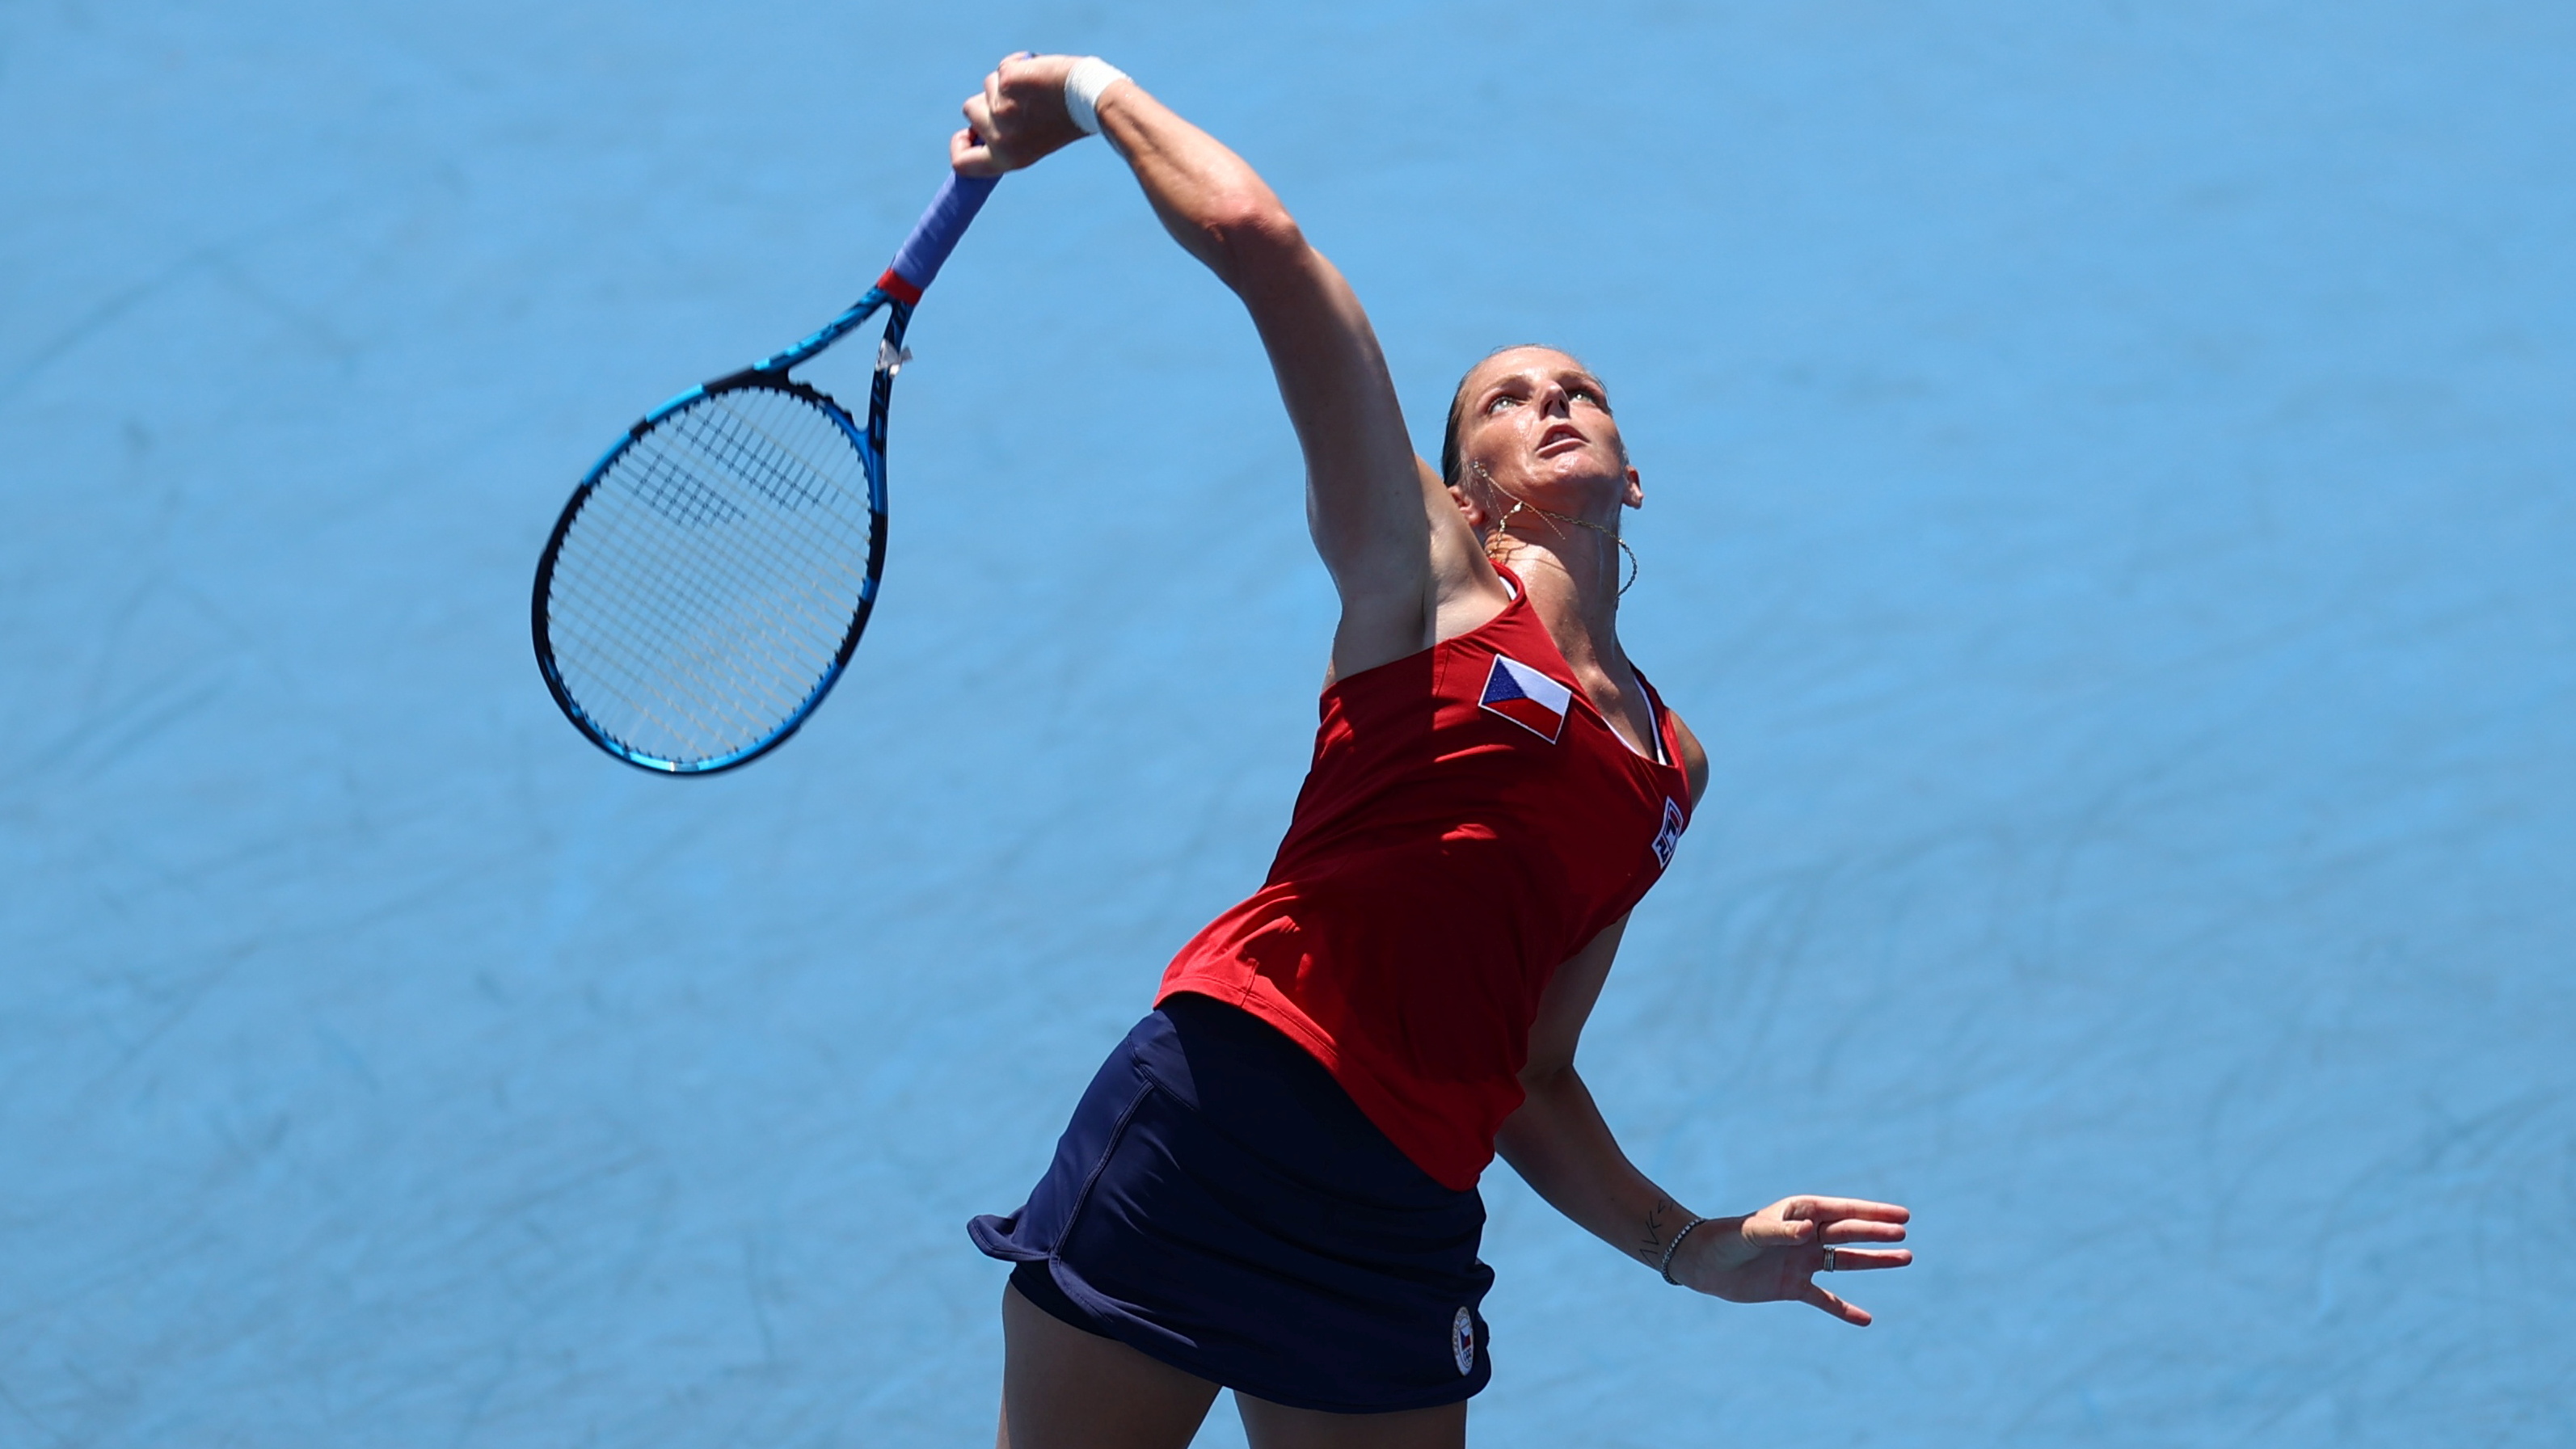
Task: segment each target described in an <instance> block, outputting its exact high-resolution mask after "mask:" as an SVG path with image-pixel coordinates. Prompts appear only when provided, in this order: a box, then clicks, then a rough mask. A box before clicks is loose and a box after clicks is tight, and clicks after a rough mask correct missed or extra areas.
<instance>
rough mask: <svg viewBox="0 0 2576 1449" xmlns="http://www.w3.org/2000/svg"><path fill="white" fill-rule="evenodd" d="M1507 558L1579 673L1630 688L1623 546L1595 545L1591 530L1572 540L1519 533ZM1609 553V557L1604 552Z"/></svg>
mask: <svg viewBox="0 0 2576 1449" xmlns="http://www.w3.org/2000/svg"><path fill="white" fill-rule="evenodd" d="M1513 543H1514V545H1515V546H1514V547H1513V548H1511V549H1510V550H1509V551H1508V552H1506V553H1505V554H1504V555H1503V562H1504V563H1505V564H1507V565H1509V566H1510V567H1511V570H1512V572H1513V573H1515V574H1518V575H1519V576H1520V579H1521V586H1522V587H1524V588H1526V589H1528V590H1529V597H1530V607H1531V608H1532V609H1534V610H1536V611H1537V613H1538V616H1539V619H1540V622H1542V623H1544V624H1545V625H1546V626H1547V632H1548V635H1549V637H1551V638H1553V639H1554V640H1555V641H1556V647H1557V652H1559V653H1561V654H1563V655H1564V656H1565V662H1566V663H1567V664H1569V665H1571V666H1573V668H1574V670H1575V672H1576V673H1577V674H1578V675H1583V676H1600V677H1606V678H1607V679H1608V680H1609V681H1610V682H1611V685H1612V687H1613V688H1614V689H1620V690H1624V689H1625V688H1626V687H1627V676H1628V656H1627V654H1626V653H1625V652H1624V651H1623V650H1621V649H1620V647H1619V574H1618V563H1619V559H1620V555H1619V551H1618V549H1617V548H1616V547H1605V548H1596V547H1594V546H1593V544H1594V543H1595V540H1594V538H1593V536H1592V535H1591V534H1590V532H1588V531H1585V532H1581V533H1577V534H1576V535H1575V536H1574V537H1573V538H1572V539H1571V540H1570V541H1569V540H1556V539H1549V540H1533V539H1525V538H1515V539H1514V540H1513ZM1605 554H1606V555H1608V557H1606V558H1604V557H1603V555H1605Z"/></svg>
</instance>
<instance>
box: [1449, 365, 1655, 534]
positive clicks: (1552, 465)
mask: <svg viewBox="0 0 2576 1449" xmlns="http://www.w3.org/2000/svg"><path fill="white" fill-rule="evenodd" d="M1461 395H1462V396H1463V398H1464V400H1465V401H1464V407H1463V409H1462V411H1461V415H1460V418H1459V445H1460V448H1459V450H1460V453H1461V455H1462V456H1463V457H1464V458H1465V459H1466V460H1467V461H1468V462H1470V463H1472V464H1475V465H1478V466H1479V467H1481V468H1482V470H1483V474H1484V476H1485V477H1486V478H1489V479H1490V480H1491V481H1492V482H1493V483H1495V484H1496V485H1498V486H1500V487H1502V488H1503V489H1505V490H1507V491H1508V492H1510V493H1512V494H1513V495H1514V496H1516V497H1521V498H1525V499H1527V500H1528V501H1529V502H1531V503H1533V504H1536V505H1537V506H1539V507H1542V508H1548V509H1552V510H1554V511H1556V512H1559V513H1569V514H1572V515H1574V516H1575V517H1578V518H1596V515H1597V518H1596V521H1600V522H1605V523H1606V522H1608V521H1609V520H1610V519H1611V518H1614V517H1615V516H1616V515H1617V514H1618V511H1619V508H1620V506H1621V505H1623V504H1624V505H1626V506H1628V507H1631V508H1634V507H1636V506H1637V505H1638V504H1639V503H1640V502H1642V501H1644V500H1643V495H1641V494H1640V493H1639V492H1638V487H1637V470H1636V469H1634V468H1631V467H1629V466H1628V449H1627V445H1626V443H1625V442H1623V441H1622V440H1621V438H1620V436H1619V423H1618V420H1617V419H1616V418H1614V417H1612V416H1611V413H1610V394H1609V392H1608V390H1607V389H1605V388H1603V387H1602V385H1601V380H1600V379H1599V378H1597V377H1594V376H1593V375H1592V374H1591V373H1590V372H1588V371H1586V370H1585V369H1584V366H1583V364H1582V363H1580V362H1577V361H1575V360H1574V359H1573V358H1571V357H1569V356H1567V355H1566V354H1564V353H1562V352H1558V351H1556V350H1555V349H1553V348H1547V347H1515V348H1513V349H1511V350H1510V351H1508V352H1498V353H1496V354H1494V355H1493V356H1492V357H1489V358H1487V359H1486V360H1485V361H1484V362H1482V363H1480V364H1478V365H1477V367H1476V370H1475V371H1474V372H1471V373H1469V374H1468V377H1467V382H1466V385H1465V386H1464V387H1463V388H1462V389H1461Z"/></svg>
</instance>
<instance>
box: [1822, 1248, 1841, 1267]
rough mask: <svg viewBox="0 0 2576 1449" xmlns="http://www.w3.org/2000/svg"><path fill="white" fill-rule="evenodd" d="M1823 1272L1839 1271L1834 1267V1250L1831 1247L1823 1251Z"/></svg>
mask: <svg viewBox="0 0 2576 1449" xmlns="http://www.w3.org/2000/svg"><path fill="white" fill-rule="evenodd" d="M1825 1271H1826V1272H1828V1273H1833V1272H1838V1271H1840V1270H1839V1269H1837V1268H1835V1267H1834V1250H1833V1249H1832V1248H1831V1247H1827V1248H1826V1249H1825Z"/></svg>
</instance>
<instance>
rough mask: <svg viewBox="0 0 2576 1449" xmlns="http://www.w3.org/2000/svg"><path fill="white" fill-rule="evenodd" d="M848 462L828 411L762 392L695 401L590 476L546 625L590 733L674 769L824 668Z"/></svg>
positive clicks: (841, 551)
mask: <svg viewBox="0 0 2576 1449" xmlns="http://www.w3.org/2000/svg"><path fill="white" fill-rule="evenodd" d="M868 499H869V490H868V479H867V473H866V466H865V463H864V461H863V459H862V458H861V456H860V454H859V451H858V449H857V446H856V445H855V444H854V443H853V441H852V440H851V438H850V436H849V434H848V432H846V431H845V430H844V427H843V425H842V423H841V421H840V420H839V419H837V418H836V417H835V416H834V415H833V414H831V413H829V412H827V411H825V410H824V408H823V407H822V406H820V405H818V404H816V403H815V402H813V401H811V400H809V399H807V398H805V397H802V396H799V395H797V394H794V393H790V392H785V391H782V390H779V389H774V388H769V387H765V386H753V387H747V388H737V389H731V390H728V391H725V392H721V393H716V394H713V395H710V396H708V397H705V398H701V399H699V400H697V401H695V402H693V403H691V404H689V405H688V406H687V407H684V408H682V409H680V410H679V411H678V412H675V413H673V414H671V415H670V416H668V417H665V418H663V419H662V420H661V421H660V422H658V423H656V424H655V425H654V426H653V427H651V428H649V429H647V430H646V431H645V432H644V434H643V435H642V436H640V437H638V438H637V439H636V440H635V441H634V442H633V443H632V444H631V445H629V446H628V447H627V448H626V449H625V451H624V452H622V453H621V454H620V455H619V456H618V457H617V458H616V460H615V461H614V462H613V463H612V464H611V465H610V466H609V468H608V469H607V470H606V472H605V473H604V474H603V475H602V477H601V478H600V480H599V483H598V485H597V486H596V487H595V488H594V489H592V490H591V493H590V495H589V497H588V498H587V499H586V500H585V502H584V505H583V507H582V508H581V510H580V512H579V513H578V514H577V515H576V516H575V518H574V520H573V523H572V525H571V527H570V529H569V530H568V531H567V533H566V535H565V538H564V540H563V544H562V546H561V548H560V550H559V551H558V556H557V559H556V563H555V569H554V574H553V577H552V580H551V583H550V587H549V591H548V595H547V602H546V608H547V623H548V633H549V636H550V642H551V644H552V646H553V650H554V655H555V660H556V665H557V670H558V674H559V676H560V677H561V678H562V680H563V682H564V685H565V689H566V692H567V693H568V694H569V695H570V696H571V697H572V699H573V700H574V702H575V703H576V705H578V706H579V708H580V709H581V711H582V713H583V714H584V715H585V716H586V717H588V719H589V720H590V721H591V723H592V724H593V725H594V727H596V728H598V729H599V730H600V731H601V732H602V733H603V734H605V735H608V736H609V737H611V738H612V739H614V740H616V741H617V742H618V743H620V744H621V745H624V746H625V747H627V748H629V749H632V750H635V751H637V752H638V753H641V754H644V755H648V756H651V757H654V758H656V759H662V760H667V761H672V762H675V763H680V764H684V765H685V764H690V763H696V762H703V761H706V760H711V759H715V758H718V757H720V756H723V755H727V754H731V753H734V752H737V751H739V750H742V749H745V748H748V747H750V746H751V745H754V744H757V743H759V742H761V741H763V740H765V739H767V738H769V737H771V736H772V735H774V734H775V733H777V732H778V731H779V730H780V729H783V728H784V727H785V726H787V725H788V724H789V723H791V722H793V720H794V719H795V718H796V717H797V715H798V713H799V712H800V711H801V710H802V709H803V708H804V706H805V705H806V703H807V701H808V700H810V699H811V698H812V697H813V695H814V692H815V691H816V690H817V689H818V688H820V687H821V685H822V683H823V681H824V680H826V679H827V678H828V677H829V676H830V674H831V673H832V671H833V669H834V668H835V666H836V665H837V662H838V659H839V656H840V651H841V646H842V642H843V641H844V640H845V639H846V638H847V637H848V634H849V630H850V626H851V624H852V622H853V619H854V616H855V614H856V612H857V610H858V608H859V607H860V605H861V603H862V602H863V601H864V599H865V597H866V593H867V590H868V587H869V584H868V579H867V576H866V573H865V570H864V568H863V567H862V566H861V565H862V563H863V561H864V560H865V559H866V558H867V557H868V553H869V549H870V545H871V541H872V539H873V535H874V529H875V526H876V520H875V516H874V514H873V512H872V510H871V509H870V507H869V502H868Z"/></svg>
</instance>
